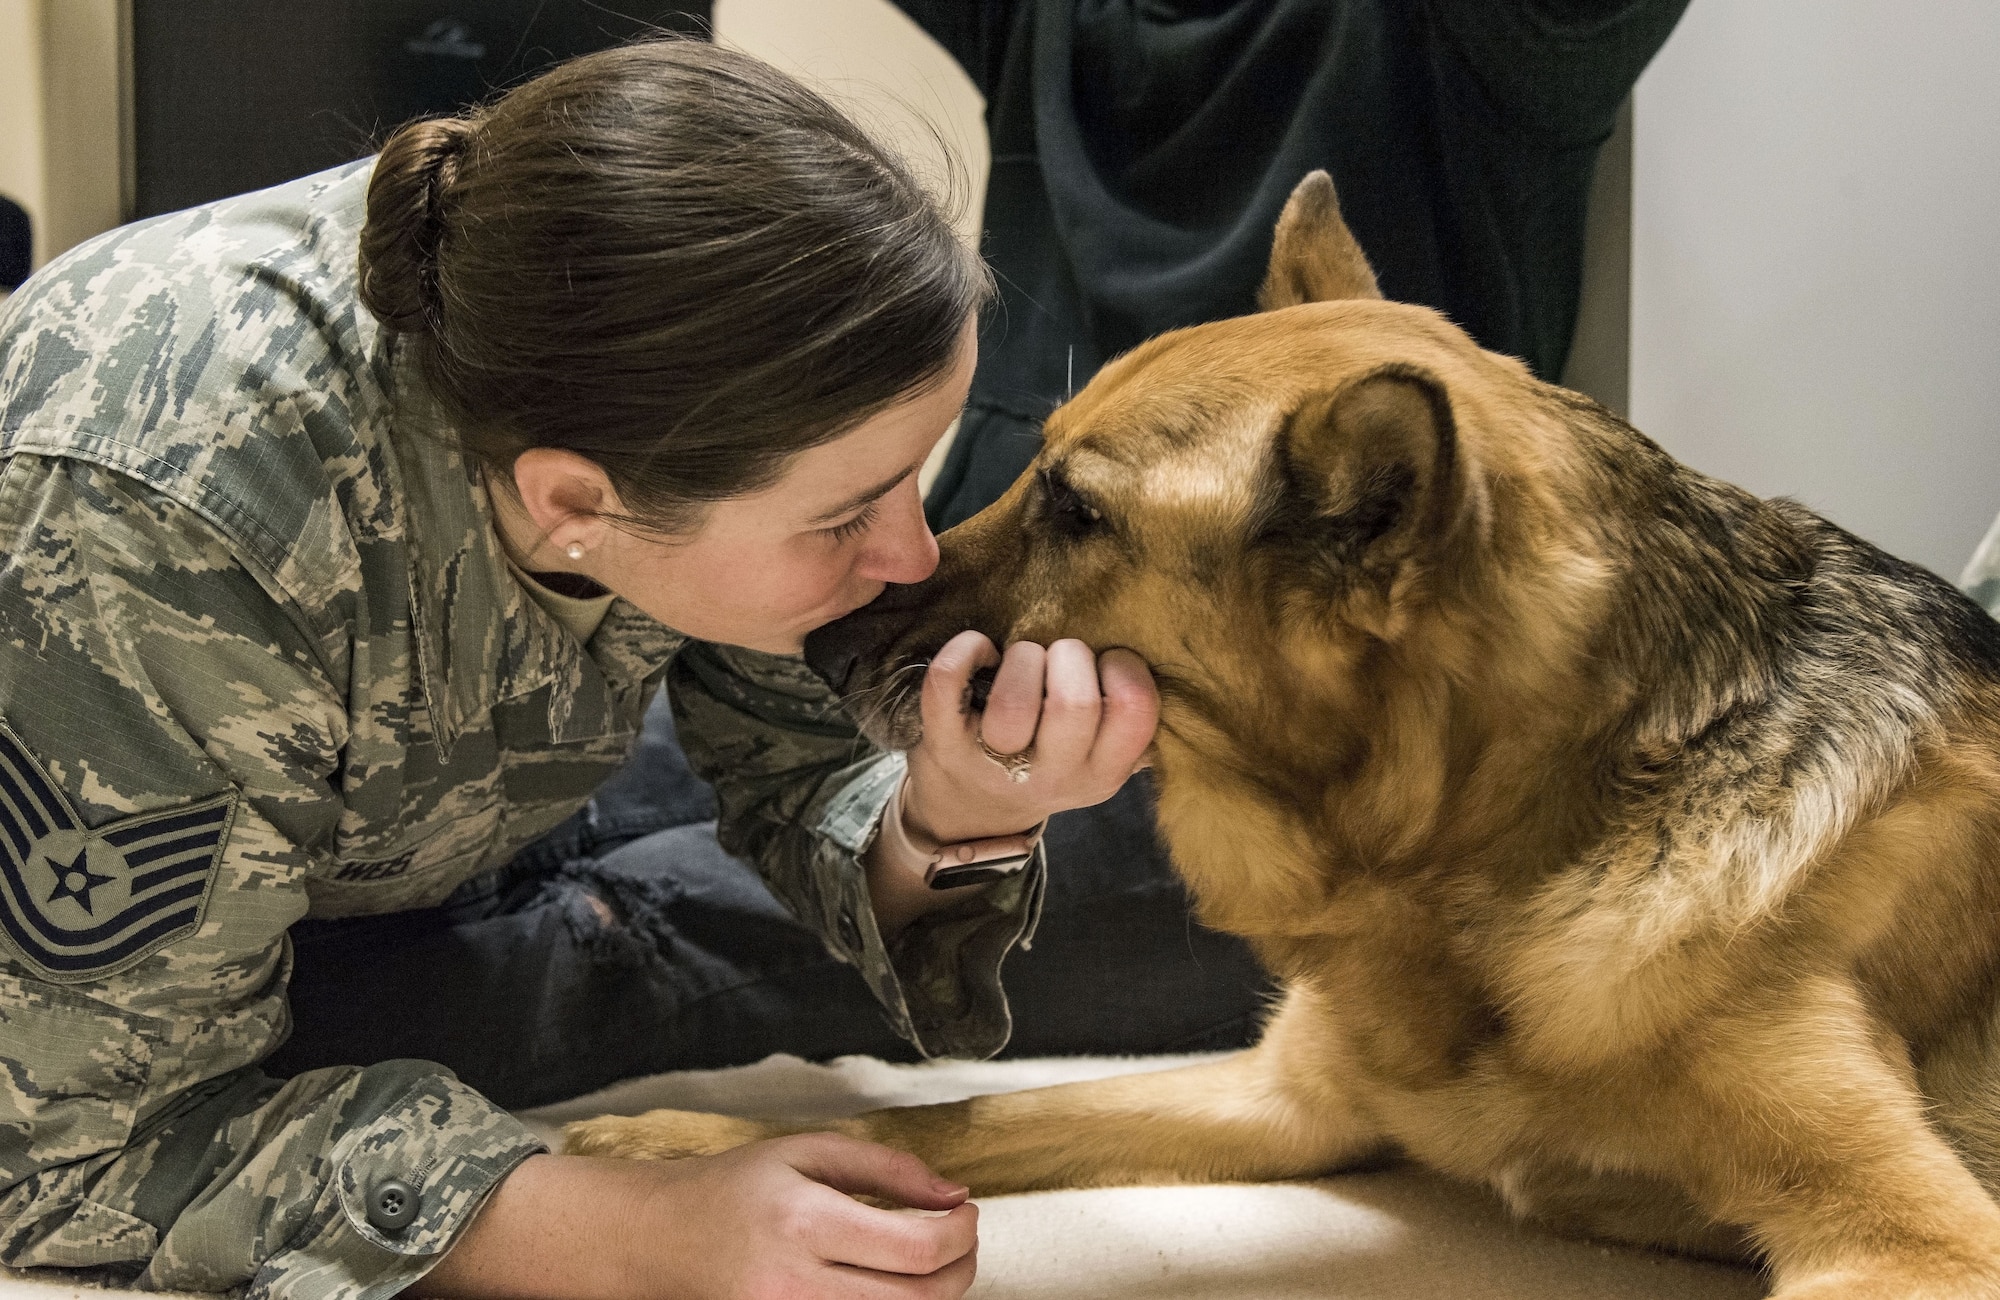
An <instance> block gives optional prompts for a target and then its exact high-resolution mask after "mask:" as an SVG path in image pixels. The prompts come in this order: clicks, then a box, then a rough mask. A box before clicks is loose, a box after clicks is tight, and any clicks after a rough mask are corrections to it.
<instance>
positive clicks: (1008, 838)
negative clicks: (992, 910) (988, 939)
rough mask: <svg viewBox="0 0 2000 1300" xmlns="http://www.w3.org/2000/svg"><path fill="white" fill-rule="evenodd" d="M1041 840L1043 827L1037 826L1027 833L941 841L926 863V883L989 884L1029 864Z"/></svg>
mask: <svg viewBox="0 0 2000 1300" xmlns="http://www.w3.org/2000/svg"><path fill="white" fill-rule="evenodd" d="M1041 840H1042V828H1041V827H1040V826H1037V827H1035V829H1033V830H1031V831H1029V832H1028V833H1027V834H1025V835H1001V836H998V837H996V838H994V839H990V840H960V841H959V842H958V843H956V844H941V845H939V846H938V849H937V851H936V852H935V853H933V854H931V856H930V861H929V862H927V863H925V865H924V883H925V884H926V885H929V886H930V887H931V888H932V889H961V888H963V887H965V886H966V885H990V884H992V883H993V882H994V881H996V880H1002V879H1005V878H1006V877H1008V876H1011V875H1013V874H1014V873H1015V872H1017V871H1019V870H1021V869H1022V868H1023V867H1025V866H1027V865H1028V862H1029V860H1030V859H1031V858H1033V857H1034V856H1035V845H1037V844H1039V843H1041Z"/></svg>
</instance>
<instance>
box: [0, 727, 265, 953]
mask: <svg viewBox="0 0 2000 1300" xmlns="http://www.w3.org/2000/svg"><path fill="white" fill-rule="evenodd" d="M235 811H236V795H235V794H234V792H232V793H229V794H225V795H222V796H220V797H218V798H214V799H209V800H206V801H205V802H202V803H197V804H184V805H181V806H179V807H175V808H168V809H164V810H162V811H160V812H153V813H142V814H140V815H139V816H136V817H127V818H125V819H124V820H122V821H116V822H111V823H109V824H107V825H104V826H100V827H98V828H97V829H96V830H89V829H86V828H85V826H84V824H83V821H82V819H81V818H79V817H78V816H77V815H76V813H75V811H74V810H73V809H72V808H71V807H70V804H69V800H68V799H67V798H65V797H64V796H63V792H62V791H61V790H60V789H59V788H57V786H56V785H55V783H54V782H52V781H50V780H49V778H48V776H47V774H46V772H45V771H44V770H43V768H42V765H41V763H40V762H39V761H38V760H37V759H36V758H35V756H34V755H33V754H32V753H30V752H29V751H28V747H27V746H26V745H24V744H22V743H21V740H20V738H19V737H18V736H16V735H15V734H14V733H13V732H12V731H11V730H9V729H8V728H7V725H6V724H5V723H0V954H4V955H7V956H11V957H13V958H14V959H15V960H17V961H20V962H22V963H23V964H25V965H26V966H28V967H29V969H31V970H32V971H33V972H34V973H35V974H36V975H38V976H40V977H41V978H43V979H45V980H49V981H51V982H54V983H74V982H76V981H78V980H87V979H93V978H95V977H97V976H101V975H108V974H111V973H112V972H114V971H117V970H120V969H122V968H124V967H126V966H130V965H132V964H133V963H134V962H137V961H139V960H140V959H142V958H144V957H145V956H146V955H147V954H148V953H151V952H153V951H155V950H156V949H158V948H161V947H163V946H164V945H166V944H169V943H172V942H173V941H174V940H176V939H181V938H185V937H186V936H188V935H190V934H192V933H194V931H195V929H196V928H197V927H198V926H200V925H201V918H202V912H203V911H204V910H205V909H206V908H207V906H208V891H209V887H210V885H211V884H212V883H213V882H214V879H215V864H216V861H217V860H218V859H219V858H220V857H221V856H222V847H223V845H224V844H225V843H226V842H227V841H228V838H229V825H230V822H231V820H232V818H233V817H234V814H235Z"/></svg>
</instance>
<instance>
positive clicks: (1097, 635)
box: [807, 172, 1546, 780]
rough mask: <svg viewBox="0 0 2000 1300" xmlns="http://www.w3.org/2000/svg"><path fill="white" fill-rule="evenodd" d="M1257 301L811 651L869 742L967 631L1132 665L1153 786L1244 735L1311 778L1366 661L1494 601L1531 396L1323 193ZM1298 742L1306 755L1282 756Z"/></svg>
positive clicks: (1337, 738)
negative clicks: (1390, 270) (1309, 767)
mask: <svg viewBox="0 0 2000 1300" xmlns="http://www.w3.org/2000/svg"><path fill="white" fill-rule="evenodd" d="M1260 305H1261V306H1262V307H1263V310H1262V311H1261V312H1259V313H1257V314H1255V315H1251V316H1246V317H1242V318H1239V319H1235V320H1226V321H1221V322H1217V323H1213V324H1207V325H1201V326H1196V327H1193V328H1190V329H1184V330H1179V331H1176V332H1174V333H1171V334H1167V335H1163V336H1161V337H1159V338H1156V339H1154V340H1152V341H1150V342H1148V343H1146V344H1144V345H1143V346H1141V347H1139V348H1137V349H1135V350H1134V351H1132V352H1130V353H1128V354H1126V355H1125V356H1123V357H1120V358H1119V359H1117V360H1115V361H1113V362H1112V363H1111V364H1110V365H1108V366H1106V367H1105V368H1104V369H1103V370H1102V371H1101V372H1100V373H1099V374H1098V375H1097V377H1096V378H1095V379H1093V380H1092V382H1091V383H1090V385H1089V386H1088V387H1087V388H1085V389H1084V391H1083V392H1081V393H1079V394H1077V396H1076V397H1075V398H1074V399H1072V400H1071V401H1070V402H1068V403H1067V404H1065V405H1064V406H1063V407H1062V408H1060V409H1059V410H1057V411H1056V412H1055V413H1054V414H1053V415H1051V416H1050V417H1049V420H1048V422H1047V426H1046V431H1045V441H1044V445H1043V447H1042V450H1041V452H1040V454H1039V455H1038V456H1037V457H1036V458H1035V461H1034V463H1033V464H1032V465H1031V466H1030V467H1029V469H1028V471H1027V472H1026V473H1025V474H1024V475H1023V476H1022V477H1021V478H1020V479H1019V480H1018V481H1017V482H1016V483H1015V484H1014V485H1013V487H1012V488H1011V489H1009V491H1008V492H1007V494H1006V495H1005V496H1003V497H1002V498H1001V499H1000V500H999V501H997V502H995V503H994V504H993V505H992V506H990V507H988V508H987V509H986V510H984V511H982V512H981V513H980V514H979V515H978V516H976V517H975V518H973V519H970V520H968V521H966V522H965V523H963V524H961V525H959V526H958V527H956V528H954V529H952V530H950V531H949V532H947V533H946V534H945V535H944V536H943V537H942V538H941V539H940V550H941V552H942V557H941V559H940V562H939V565H938V568H937V571H936V573H935V574H934V575H933V576H932V577H931V578H930V579H929V580H927V581H925V582H923V583H921V584H918V585H915V586H910V587H901V588H891V589H890V590H889V591H888V592H886V593H885V594H884V595H883V596H882V597H881V598H880V599H879V600H877V601H876V602H875V603H874V604H872V605H870V606H869V607H867V608H866V609H864V610H861V611H859V612H857V613H855V614H853V615H850V616H849V617H848V618H846V619H843V620H841V621H840V622H838V623H835V624H832V625H829V626H828V627H826V628H823V629H821V630H820V631H819V632H817V633H815V634H814V635H813V636H812V637H811V638H809V639H808V641H807V656H808V659H809V660H810V661H811V662H812V663H813V664H814V666H815V667H816V668H817V669H818V670H819V671H820V672H821V674H822V675H823V676H825V677H826V678H827V679H828V680H829V681H830V682H832V683H833V685H834V687H835V689H836V690H839V691H841V692H842V693H843V694H845V695H846V696H847V697H848V698H849V700H850V702H851V707H853V709H854V711H855V713H856V715H857V717H858V718H859V720H860V721H861V724H862V726H863V728H864V730H865V731H866V732H867V733H868V734H869V735H870V736H871V737H872V738H874V739H875V740H877V741H878V742H879V743H883V744H885V745H888V746H890V747H898V748H901V747H908V746H909V745H910V744H912V743H914V741H915V740H916V739H917V737H918V735H919V734H920V732H919V728H920V718H919V714H918V694H919V693H918V691H917V690H916V689H915V687H916V684H917V680H918V677H919V675H920V668H919V666H920V665H922V664H925V663H927V662H928V660H929V658H930V656H931V655H932V654H933V653H935V652H936V650H937V649H938V648H939V646H941V645H942V644H943V642H944V641H946V640H947V639H949V638H950V637H952V636H954V635H955V634H957V633H958V632H960V631H962V630H964V629H966V628H975V629H978V630H980V631H982V632H984V633H986V634H987V635H988V636H990V637H991V638H992V639H993V640H994V642H995V643H996V644H999V645H1003V646H1004V645H1006V644H1007V643H1009V642H1012V641H1016V640H1034V641H1039V642H1044V643H1046V642H1049V641H1053V640H1056V639H1058V638H1062V637H1075V638H1078V639H1081V640H1083V641H1084V642H1086V643H1088V644H1089V645H1091V646H1093V647H1095V648H1097V649H1099V650H1102V649H1106V648H1109V647H1112V646H1123V647H1127V648H1129V649H1131V650H1133V651H1135V652H1137V653H1138V654H1139V655H1140V656H1142V657H1143V658H1144V659H1145V660H1146V661H1147V662H1148V663H1149V664H1151V665H1152V667H1153V670H1154V673H1155V675H1156V676H1157V678H1158V679H1159V681H1160V684H1161V694H1162V715H1161V732H1160V741H1159V744H1160V747H1161V752H1160V753H1159V755H1158V758H1159V760H1160V761H1161V762H1162V764H1163V765H1164V764H1165V763H1167V762H1168V761H1169V759H1170V757H1171V756H1170V754H1169V753H1168V752H1167V751H1168V750H1169V749H1170V748H1172V747H1175V746H1177V745H1178V746H1180V747H1181V748H1182V750H1183V752H1193V751H1195V750H1199V751H1200V752H1202V753H1204V754H1206V755H1208V756H1209V758H1210V759H1211V760H1214V759H1216V757H1217V756H1218V755H1222V754H1226V753H1228V752H1230V751H1231V750H1232V749H1240V748H1241V746H1240V745H1232V743H1231V742H1232V740H1242V739H1243V738H1245V737H1246V736H1248V735H1250V734H1251V733H1255V734H1256V735H1257V736H1258V738H1259V741H1258V743H1257V745H1256V746H1255V748H1256V749H1257V750H1259V751H1260V752H1263V753H1269V752H1272V751H1273V750H1276V751H1278V752H1296V753H1304V752H1308V751H1309V752H1311V753H1312V754H1314V755H1315V760H1314V761H1315V763H1325V762H1336V763H1337V762H1340V761H1343V760H1342V753H1343V750H1344V749H1345V750H1350V751H1351V750H1352V748H1353V745H1354V744H1366V743H1367V740H1366V736H1365V735H1363V734H1362V732H1361V731H1360V730H1356V732H1355V735H1354V736H1352V737H1345V738H1344V737H1342V736H1341V735H1339V734H1336V733H1337V732H1338V731H1339V730H1340V728H1338V727H1335V728H1333V730H1332V731H1330V730H1329V725H1330V724H1329V723H1328V722H1327V719H1328V718H1329V717H1337V716H1355V715H1356V709H1357V707H1358V706H1359V705H1360V704H1361V703H1363V697H1365V696H1368V695H1369V694H1370V693H1371V692H1372V691H1373V690H1374V687H1373V686H1371V684H1370V678H1371V672H1372V669H1373V666H1374V665H1375V664H1376V663H1377V661H1379V660H1381V659H1382V658H1383V657H1384V656H1385V655H1386V656H1389V657H1393V656H1394V653H1395V650H1396V647H1398V646H1399V645H1400V644H1402V643H1405V642H1407V641H1408V639H1409V638H1411V637H1412V636H1413V635H1416V634H1417V630H1418V628H1419V627H1420V626H1421V625H1423V624H1424V623H1425V621H1426V618H1427V615H1431V614H1435V613H1437V611H1439V610H1440V609H1441V608H1442V607H1443V606H1444V605H1445V604H1447V603H1448V601H1449V597H1450V596H1451V595H1452V593H1454V592H1462V591H1463V590H1465V589H1466V588H1467V587H1468V584H1476V583H1478V582H1480V581H1481V580H1482V575H1483V574H1484V573H1485V572H1486V569H1487V565H1486V564H1485V557H1486V555H1487V554H1488V553H1489V552H1490V551H1491V549H1492V548H1491V540H1492V539H1491V537H1490V532H1491V530H1490V528H1489V527H1488V523H1489V515H1490V500H1491V496H1492V492H1493V484H1494V475H1495V472H1496V468H1497V469H1498V470H1499V472H1501V473H1502V474H1505V473H1506V472H1507V471H1506V462H1508V461H1510V460H1517V459H1518V458H1519V457H1520V456H1521V455H1523V454H1526V455H1530V456H1532V455H1533V450H1532V448H1533V445H1534V442H1535V439H1534V438H1533V437H1532V436H1517V435H1520V432H1521V431H1520V429H1519V428H1518V427H1517V426H1522V425H1524V424H1531V423H1533V422H1534V420H1533V417H1532V415H1531V414H1524V411H1527V410H1528V408H1530V407H1533V406H1534V405H1536V404H1537V403H1538V402H1545V400H1546V399H1544V398H1542V397H1538V396H1536V394H1537V393H1539V392H1540V391H1541V390H1543V388H1544V386H1542V385H1540V384H1538V383H1536V382H1535V381H1534V380H1533V379H1532V378H1531V377H1530V376H1529V375H1528V374H1527V372H1526V370H1525V369H1524V368H1523V367H1522V366H1521V365H1520V364H1519V363H1518V362H1515V361H1513V360H1511V359H1509V358H1504V357H1499V356H1495V355H1493V354H1490V353H1486V352H1483V351H1482V350H1481V349H1480V348H1479V347H1478V346H1477V345H1475V344H1474V343H1473V342H1472V341H1471V340H1470V339H1469V338H1468V337H1467V336H1466V335H1465V334H1464V333H1463V332H1462V331H1460V330H1458V329H1457V328H1455V327H1454V326H1452V325H1451V324H1450V323H1449V322H1448V321H1446V320H1445V319H1444V318H1443V317H1441V316H1439V315H1438V314H1437V313H1435V312H1432V311H1429V310H1427V309H1425V308H1421V307H1414V306H1408V305H1404V304H1397V303H1390V302H1385V301H1384V300H1383V299H1382V297H1381V294H1380V292H1379V291H1378V289H1377V287H1376V282H1375V277H1374V274H1373V272H1372V271H1371V270H1370V268H1369V265H1368V262H1367V260H1366V259H1365V258H1364V257H1363V255H1362V253H1361V251H1360V249H1359V248H1358V247H1357V246H1356V244H1355V241H1354V239H1353V237H1352V235H1351V234H1350V233H1349V232H1348V229H1347V227H1346V225H1345V224H1344V223H1343V222H1342V220H1341V217H1340V213H1339V207H1338V204H1337V201H1336V199H1335V196H1334V191H1333V186H1332V183H1331V181H1329V180H1328V179H1327V177H1326V175H1325V174H1324V173H1319V172H1316V173H1314V174H1313V175H1312V176H1309V177H1308V178H1307V179H1306V180H1305V181H1304V182H1302V183H1301V184H1300V186H1299V187H1298V189H1297V190H1296V191H1295V192H1294V193H1293V195H1292V198H1291V200H1290V202H1289V203H1288V204H1287V206H1286V209H1285V212H1284V216H1283V217H1282V219H1281V221H1280V223H1279V227H1278V230H1277V235H1276V239H1275V241H1274V250H1273V254H1272V259H1271V264H1270V269H1269V273H1268V276H1267V278H1266V280H1265V283H1264V287H1263V290H1262V292H1261V294H1260ZM1496 431H1500V432H1501V433H1502V434H1503V435H1504V436H1503V437H1501V438H1499V439H1497V440H1498V441H1505V442H1507V443H1509V444H1510V450H1508V451H1507V452H1506V453H1505V454H1504V455H1503V454H1496V453H1495V452H1494V450H1493V444H1494V443H1495V442H1496V436H1495V433H1496ZM1524 449H1526V450H1525V451H1524ZM1515 477H1520V476H1519V475H1516V476H1515ZM1364 711H1365V710H1364ZM1358 725H1359V720H1358V717H1357V726H1358ZM1301 728H1310V729H1312V735H1311V736H1310V740H1309V743H1303V744H1300V745H1293V746H1289V747H1287V746H1285V745H1283V744H1282V742H1283V740H1284V739H1286V738H1288V737H1298V736H1299V735H1300V730H1301ZM1346 759H1347V761H1353V760H1354V759H1355V755H1354V754H1353V753H1351V752H1350V753H1347V755H1346ZM1300 775H1301V779H1302V780H1303V779H1306V778H1305V774H1304V773H1301V774H1300Z"/></svg>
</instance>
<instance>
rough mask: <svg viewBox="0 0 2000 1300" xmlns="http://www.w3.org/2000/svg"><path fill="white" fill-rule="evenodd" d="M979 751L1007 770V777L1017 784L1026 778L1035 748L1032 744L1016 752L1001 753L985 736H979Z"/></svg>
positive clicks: (1032, 762) (1032, 764)
mask: <svg viewBox="0 0 2000 1300" xmlns="http://www.w3.org/2000/svg"><path fill="white" fill-rule="evenodd" d="M979 752H980V753H982V754H984V755H986V757H988V758H990V759H992V760H993V761H994V762H996V763H998V764H999V765H1000V766H1001V767H1002V768H1004V769H1005V770H1006V772H1007V779H1008V780H1009V781H1012V782H1013V783H1014V784H1015V785H1019V784H1020V783H1021V782H1023V781H1025V780H1027V779H1028V769H1029V768H1031V767H1033V766H1034V763H1035V760H1034V758H1033V757H1032V756H1033V754H1034V752H1035V750H1034V746H1032V745H1030V746H1029V747H1028V748H1026V749H1024V750H1022V751H1021V752H1020V753H1018V754H1003V753H1001V752H1000V751H999V750H997V749H995V748H993V746H991V745H989V744H987V743H986V737H984V736H981V737H979Z"/></svg>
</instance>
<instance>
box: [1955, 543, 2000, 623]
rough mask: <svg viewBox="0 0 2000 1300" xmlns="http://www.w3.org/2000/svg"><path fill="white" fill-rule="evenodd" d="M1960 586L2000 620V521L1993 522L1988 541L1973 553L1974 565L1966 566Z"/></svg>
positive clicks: (1959, 582) (1959, 581)
mask: <svg viewBox="0 0 2000 1300" xmlns="http://www.w3.org/2000/svg"><path fill="white" fill-rule="evenodd" d="M1958 585H1959V586H1961V587H1963V588H1965V590H1966V591H1967V593H1969V594H1970V595H1971V597H1972V598H1973V599H1974V600H1976V601H1978V602H1979V603H1980V604H1982V605H1984V606H1986V612H1987V613H1989V614H1991V615H1993V617H1995V618H2000V519H1995V520H1994V521H1993V527H1992V528H1990V529H1988V530H1987V533H1986V540H1985V541H1983V542H1981V543H1980V544H1979V549H1978V550H1977V551H1974V552H1973V553H1972V563H1970V564H1968V565H1966V566H1965V576H1963V577H1962V578H1960V579H1959V580H1958Z"/></svg>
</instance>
